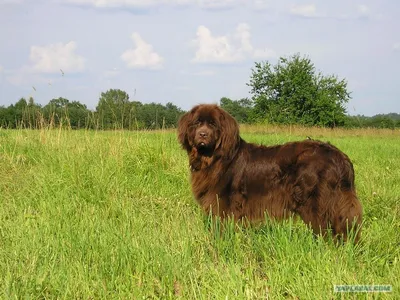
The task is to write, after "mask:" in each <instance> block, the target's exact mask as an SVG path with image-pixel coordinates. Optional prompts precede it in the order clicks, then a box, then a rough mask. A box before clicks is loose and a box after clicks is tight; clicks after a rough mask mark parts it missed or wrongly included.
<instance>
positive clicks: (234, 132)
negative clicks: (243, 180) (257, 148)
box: [217, 108, 240, 159]
mask: <svg viewBox="0 0 400 300" xmlns="http://www.w3.org/2000/svg"><path fill="white" fill-rule="evenodd" d="M218 109H219V111H220V124H221V125H220V127H221V128H220V132H221V133H220V137H219V140H218V142H217V148H219V149H220V150H221V154H222V155H223V156H225V157H226V158H228V159H231V158H232V156H233V155H234V153H235V151H236V149H237V147H238V145H239V141H240V136H239V125H238V123H237V122H236V120H235V119H234V118H233V117H232V116H231V115H230V114H229V113H227V112H226V111H225V110H223V109H222V108H218Z"/></svg>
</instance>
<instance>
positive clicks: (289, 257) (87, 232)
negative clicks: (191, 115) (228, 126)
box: [0, 126, 400, 299]
mask: <svg viewBox="0 0 400 300" xmlns="http://www.w3.org/2000/svg"><path fill="white" fill-rule="evenodd" d="M242 136H243V137H244V138H245V139H246V140H248V141H252V142H258V143H263V144H266V145H271V144H276V143H282V142H286V141H293V140H300V139H303V138H305V137H306V136H311V137H313V138H317V139H321V140H325V141H330V142H332V143H333V144H335V145H336V146H338V147H339V148H340V149H342V150H343V151H345V152H346V153H347V154H348V155H349V156H350V158H351V159H352V160H353V163H354V167H355V171H356V186H357V190H358V195H359V198H360V200H361V202H362V204H363V207H364V227H363V233H362V242H361V243H360V245H358V246H356V247H355V246H353V245H352V244H346V245H344V246H341V247H335V246H334V245H333V243H332V242H330V241H328V242H326V241H323V240H321V239H315V238H313V236H312V234H311V231H309V230H308V228H306V226H304V225H303V224H302V223H301V222H294V221H291V220H289V221H287V222H283V223H275V224H271V223H268V222H267V224H266V225H265V226H262V227H260V228H257V229H243V228H237V229H236V230H234V228H233V225H232V226H231V227H230V228H229V229H228V230H227V231H226V232H225V233H224V234H222V235H220V234H219V231H215V230H212V226H210V221H209V219H208V218H207V217H205V216H203V215H202V212H201V211H200V209H199V208H198V206H197V204H196V203H195V201H194V200H193V198H192V195H191V191H190V185H189V181H188V179H189V172H188V162H187V157H186V153H184V152H183V151H182V150H181V149H180V148H179V145H178V143H177V141H176V135H175V132H173V131H159V132H127V131H109V132H96V131H69V130H41V131H34V130H14V131H12V130H0V201H1V210H0V274H1V275H0V287H1V289H0V298H2V299H7V298H12V299H14V298H15V299H17V298H18V299H20V298H23V299H28V298H29V299H38V298H46V299H53V298H64V299H102V298H107V299H113V298H123V299H145V298H161V299H165V298H182V299H267V298H269V299H336V298H338V299H341V298H349V297H350V298H359V297H361V298H367V299H375V298H379V299H381V298H382V299H395V298H396V296H397V297H399V296H400V290H399V289H400V260H399V257H400V132H399V131H384V130H374V131H372V130H365V129H364V130H358V131H354V130H330V129H326V130H325V129H316V128H314V129H305V128H288V127H283V128H277V127H254V126H253V127H251V126H250V127H249V126H247V127H243V133H242ZM334 284H348V285H352V284H362V285H367V284H368V285H372V284H375V285H391V286H392V289H393V291H392V292H391V293H363V294H359V293H357V294H349V293H347V294H343V293H335V292H334V290H333V285H334ZM397 299H400V298H397Z"/></svg>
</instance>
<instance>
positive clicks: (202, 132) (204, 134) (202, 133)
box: [199, 131, 207, 138]
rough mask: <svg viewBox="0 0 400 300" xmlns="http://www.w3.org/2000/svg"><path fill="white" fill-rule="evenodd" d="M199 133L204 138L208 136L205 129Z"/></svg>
mask: <svg viewBox="0 0 400 300" xmlns="http://www.w3.org/2000/svg"><path fill="white" fill-rule="evenodd" d="M199 135H200V136H201V137H202V138H205V137H207V133H205V132H204V131H201V132H199Z"/></svg>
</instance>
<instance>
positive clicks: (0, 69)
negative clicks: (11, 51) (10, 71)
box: [0, 65, 4, 73]
mask: <svg viewBox="0 0 400 300" xmlns="http://www.w3.org/2000/svg"><path fill="white" fill-rule="evenodd" d="M3 70H4V68H3V66H2V65H0V73H2V72H3Z"/></svg>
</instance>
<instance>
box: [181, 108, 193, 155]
mask: <svg viewBox="0 0 400 300" xmlns="http://www.w3.org/2000/svg"><path fill="white" fill-rule="evenodd" d="M192 116H193V110H192V111H188V112H187V113H185V114H184V115H182V116H181V117H180V118H179V121H178V141H179V143H180V144H181V145H182V148H184V149H185V150H187V151H190V149H191V147H190V144H189V139H188V129H189V125H190V121H191V119H192Z"/></svg>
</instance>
